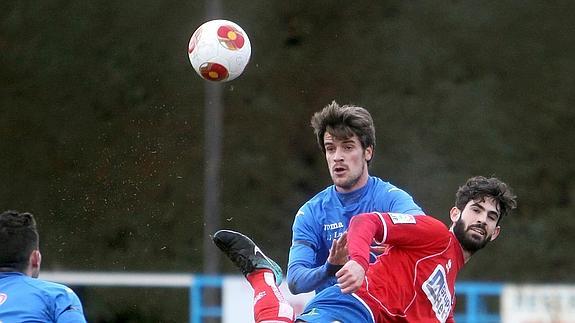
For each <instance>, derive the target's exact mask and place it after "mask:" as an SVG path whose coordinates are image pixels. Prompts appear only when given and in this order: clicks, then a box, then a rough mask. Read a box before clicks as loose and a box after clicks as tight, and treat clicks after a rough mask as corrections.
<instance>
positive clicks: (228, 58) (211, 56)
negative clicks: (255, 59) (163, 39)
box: [188, 19, 252, 82]
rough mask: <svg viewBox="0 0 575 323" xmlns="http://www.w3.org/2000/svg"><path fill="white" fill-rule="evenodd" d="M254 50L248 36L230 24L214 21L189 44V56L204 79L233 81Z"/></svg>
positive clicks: (197, 33) (202, 29)
mask: <svg viewBox="0 0 575 323" xmlns="http://www.w3.org/2000/svg"><path fill="white" fill-rule="evenodd" d="M251 54H252V47H251V44H250V39H249V38H248V35H247V34H246V32H245V31H244V30H243V29H242V27H240V26H239V25H238V24H236V23H234V22H231V21H228V20H221V19H218V20H210V21H208V22H206V23H204V24H202V25H201V26H200V27H198V29H196V31H195V32H194V34H193V35H192V37H191V38H190V43H189V44H188V56H189V58H190V62H191V63H192V66H193V67H194V70H195V71H196V72H197V73H198V75H200V76H201V77H202V78H204V79H206V80H209V81H215V82H226V81H231V80H233V79H235V78H237V77H238V76H240V75H241V74H242V72H243V71H244V69H245V68H246V65H247V64H248V62H249V60H250V56H251Z"/></svg>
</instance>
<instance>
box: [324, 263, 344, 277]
mask: <svg viewBox="0 0 575 323" xmlns="http://www.w3.org/2000/svg"><path fill="white" fill-rule="evenodd" d="M341 267H343V266H342V265H334V264H330V263H329V262H326V263H325V271H326V273H327V275H328V276H334V275H335V273H336V272H338V270H340V269H341Z"/></svg>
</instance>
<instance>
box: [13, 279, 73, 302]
mask: <svg viewBox="0 0 575 323" xmlns="http://www.w3.org/2000/svg"><path fill="white" fill-rule="evenodd" d="M24 282H25V283H26V284H27V285H28V286H29V287H31V288H32V289H35V290H37V291H38V292H40V293H42V294H44V296H46V297H56V296H60V295H65V296H69V297H76V294H75V293H74V291H73V290H72V289H71V288H70V287H68V286H66V285H63V284H59V283H54V282H50V281H46V280H42V279H37V278H31V277H26V278H25V279H24Z"/></svg>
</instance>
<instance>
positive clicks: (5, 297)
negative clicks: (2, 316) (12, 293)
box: [0, 293, 8, 323]
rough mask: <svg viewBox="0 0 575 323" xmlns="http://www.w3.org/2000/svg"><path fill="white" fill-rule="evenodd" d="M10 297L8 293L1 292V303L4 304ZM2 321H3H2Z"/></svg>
mask: <svg viewBox="0 0 575 323" xmlns="http://www.w3.org/2000/svg"><path fill="white" fill-rule="evenodd" d="M7 299H8V295H6V294H4V293H0V305H2V304H4V302H5V301H6V300H7ZM0 323H2V322H0Z"/></svg>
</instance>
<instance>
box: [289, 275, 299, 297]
mask: <svg viewBox="0 0 575 323" xmlns="http://www.w3.org/2000/svg"><path fill="white" fill-rule="evenodd" d="M287 285H288V289H289V291H290V293H292V294H293V295H297V294H301V293H303V291H302V290H301V288H300V286H298V284H297V279H294V278H293V276H292V275H289V274H288V275H287Z"/></svg>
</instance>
